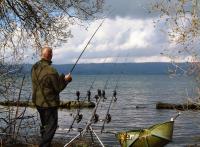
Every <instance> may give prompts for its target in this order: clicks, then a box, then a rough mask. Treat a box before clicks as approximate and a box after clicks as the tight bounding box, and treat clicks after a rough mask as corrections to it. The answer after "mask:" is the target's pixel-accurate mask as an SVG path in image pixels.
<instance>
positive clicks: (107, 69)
mask: <svg viewBox="0 0 200 147" xmlns="http://www.w3.org/2000/svg"><path fill="white" fill-rule="evenodd" d="M53 66H54V67H55V68H56V69H57V70H58V72H59V73H68V72H69V71H70V69H71V68H72V66H73V64H53ZM178 66H180V67H182V68H183V69H186V68H187V63H178ZM31 67H32V64H24V68H23V71H24V72H26V73H27V72H30V71H31ZM175 68H176V67H175V66H173V65H172V64H171V63H168V62H147V63H83V64H77V66H76V68H75V69H74V71H73V74H80V75H94V74H99V75H101V74H134V75H167V74H169V73H170V72H173V71H174V70H175ZM176 72H177V73H178V74H183V71H181V70H179V69H176Z"/></svg>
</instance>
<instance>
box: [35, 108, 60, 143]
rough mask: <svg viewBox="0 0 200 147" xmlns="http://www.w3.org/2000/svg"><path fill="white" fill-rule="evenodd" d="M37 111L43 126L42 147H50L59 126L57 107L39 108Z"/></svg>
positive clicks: (41, 131)
mask: <svg viewBox="0 0 200 147" xmlns="http://www.w3.org/2000/svg"><path fill="white" fill-rule="evenodd" d="M37 110H38V112H39V114H40V120H41V123H42V126H41V127H40V133H41V137H42V139H41V141H40V147H50V146H51V141H52V139H53V136H54V134H55V132H56V129H57V126H58V109H57V107H52V108H43V107H37Z"/></svg>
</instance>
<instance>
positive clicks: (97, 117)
mask: <svg viewBox="0 0 200 147" xmlns="http://www.w3.org/2000/svg"><path fill="white" fill-rule="evenodd" d="M98 121H99V115H98V114H96V113H95V114H94V116H93V123H97V122H98Z"/></svg>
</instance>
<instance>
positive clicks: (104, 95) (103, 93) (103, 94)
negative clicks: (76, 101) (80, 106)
mask: <svg viewBox="0 0 200 147" xmlns="http://www.w3.org/2000/svg"><path fill="white" fill-rule="evenodd" d="M102 98H103V101H104V100H105V99H107V98H106V92H105V90H102Z"/></svg>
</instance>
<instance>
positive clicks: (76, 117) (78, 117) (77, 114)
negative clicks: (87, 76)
mask: <svg viewBox="0 0 200 147" xmlns="http://www.w3.org/2000/svg"><path fill="white" fill-rule="evenodd" d="M107 58H108V57H106V58H105V59H104V61H103V63H105V62H106V60H107ZM96 77H97V75H96V76H95V78H94V80H93V81H92V84H91V85H90V88H89V89H88V91H87V94H86V96H85V97H84V99H83V101H82V102H81V104H79V108H78V110H77V113H76V115H75V117H74V119H73V121H72V123H71V125H70V127H69V130H68V132H69V131H70V130H71V129H72V127H73V125H74V122H75V120H77V119H78V122H80V121H81V119H82V115H80V111H81V110H80V106H81V105H82V104H83V103H84V102H85V100H86V98H87V97H88V101H89V100H90V95H91V92H90V90H91V89H92V88H93V85H94V83H95V81H96ZM78 102H79V101H78Z"/></svg>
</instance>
